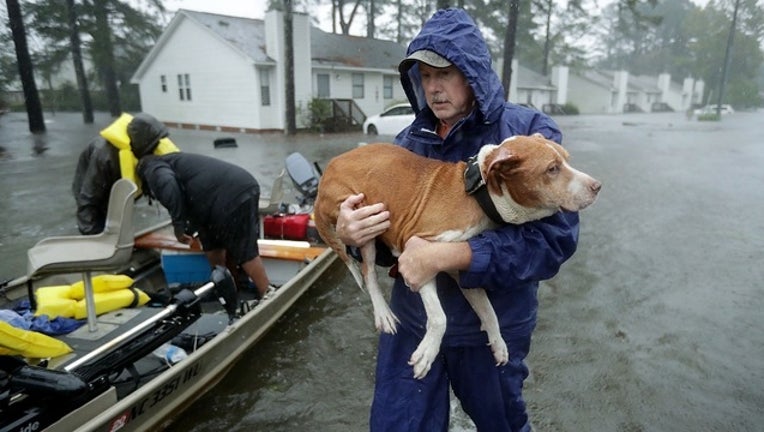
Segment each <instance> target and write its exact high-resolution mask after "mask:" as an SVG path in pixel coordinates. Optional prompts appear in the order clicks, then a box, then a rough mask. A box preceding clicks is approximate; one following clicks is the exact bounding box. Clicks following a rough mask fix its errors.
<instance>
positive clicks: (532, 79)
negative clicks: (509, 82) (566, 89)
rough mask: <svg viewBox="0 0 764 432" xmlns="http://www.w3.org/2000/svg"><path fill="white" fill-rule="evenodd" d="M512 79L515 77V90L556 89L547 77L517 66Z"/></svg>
mask: <svg viewBox="0 0 764 432" xmlns="http://www.w3.org/2000/svg"><path fill="white" fill-rule="evenodd" d="M513 77H517V88H519V89H520V88H522V89H527V88H530V89H540V90H554V89H556V87H555V86H554V85H552V82H551V81H550V79H549V77H546V76H544V75H541V74H540V73H538V72H536V71H533V70H531V69H528V68H527V67H525V66H522V65H519V64H518V66H517V74H516V75H513Z"/></svg>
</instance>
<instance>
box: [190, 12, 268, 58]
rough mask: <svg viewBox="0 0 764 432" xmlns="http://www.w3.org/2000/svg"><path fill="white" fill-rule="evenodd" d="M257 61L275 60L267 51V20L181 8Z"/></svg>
mask: <svg viewBox="0 0 764 432" xmlns="http://www.w3.org/2000/svg"><path fill="white" fill-rule="evenodd" d="M178 12H179V13H183V14H186V15H187V16H189V17H190V18H191V19H193V20H195V21H196V22H198V23H199V24H201V25H203V26H205V27H207V28H208V29H210V30H211V31H212V32H214V33H215V34H217V35H218V36H220V37H221V38H222V39H223V40H224V41H226V42H227V43H229V44H231V45H232V46H234V47H235V48H237V49H238V50H240V51H241V52H243V53H244V54H246V55H247V56H248V57H249V58H251V59H252V60H254V61H255V62H257V63H265V62H273V59H272V58H270V57H268V55H267V54H266V53H265V52H266V51H265V22H264V21H263V20H259V19H253V18H242V17H235V16H229V15H219V14H214V13H207V12H197V11H191V10H185V9H181V10H180V11H178Z"/></svg>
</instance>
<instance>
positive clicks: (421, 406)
mask: <svg viewBox="0 0 764 432" xmlns="http://www.w3.org/2000/svg"><path fill="white" fill-rule="evenodd" d="M406 55H407V57H406V59H404V60H403V61H402V62H401V64H400V65H399V70H400V73H401V83H402V85H403V88H404V90H405V92H406V95H407V97H408V99H409V101H410V103H411V105H412V107H413V108H414V111H415V113H416V118H415V119H414V121H413V123H412V124H411V125H410V126H409V127H407V128H406V129H404V130H403V131H402V132H401V133H400V134H399V135H398V136H397V137H396V138H395V142H396V143H397V144H398V145H401V146H403V147H405V148H407V149H410V150H411V151H413V152H415V153H418V154H421V155H424V156H427V157H431V158H434V159H439V160H445V161H460V160H462V161H463V160H467V159H468V158H469V157H471V156H473V155H475V154H476V153H477V152H478V149H479V148H480V147H481V146H483V145H484V144H499V143H501V142H502V141H503V140H504V139H505V138H507V137H510V136H513V135H531V134H533V133H535V132H539V133H541V134H543V135H544V136H546V137H547V138H549V139H552V140H554V141H556V142H561V140H562V136H561V133H560V131H559V130H558V128H557V125H556V124H555V123H554V121H553V120H552V119H550V118H549V117H548V116H546V115H545V114H543V113H540V112H538V111H535V110H532V109H529V108H525V107H522V106H518V105H514V104H511V103H508V102H506V101H505V99H504V89H503V87H502V84H501V82H500V80H499V77H498V76H497V75H496V73H495V72H494V71H493V70H492V68H491V56H490V53H489V51H488V47H487V45H486V43H485V40H484V39H483V37H482V35H481V33H480V31H479V29H478V28H477V27H476V25H475V23H474V22H473V20H472V19H471V18H470V17H469V15H467V13H465V12H464V11H463V10H461V9H447V10H441V11H438V12H437V13H436V14H435V15H434V16H433V17H432V18H431V19H430V20H428V21H427V22H426V23H425V24H424V26H423V28H422V30H421V32H420V33H419V35H417V36H416V38H414V40H413V41H412V42H411V44H410V45H409V47H408V50H407V53H406ZM401 193H405V191H401ZM362 200H363V195H362V194H360V195H354V196H351V197H350V198H348V199H347V200H346V201H345V202H344V203H343V204H342V205H341V207H340V215H339V218H338V221H337V231H338V233H339V235H340V238H341V239H342V240H343V241H344V242H345V243H346V244H349V245H351V246H352V245H354V246H360V245H362V244H364V243H365V242H367V241H370V240H371V239H373V238H374V237H375V236H377V235H379V234H380V233H381V232H383V231H384V230H385V229H387V227H388V226H389V221H388V220H387V218H388V217H389V214H388V212H387V211H386V210H385V207H384V203H377V204H372V205H367V206H365V207H364V206H362ZM457 215H458V212H457V210H456V209H455V210H454V217H458V216H457ZM577 240H578V214H577V213H568V212H560V213H557V214H555V215H553V216H550V217H548V218H545V219H542V220H540V221H535V222H529V223H526V224H523V225H506V226H503V227H501V228H499V229H496V230H492V231H485V232H483V233H482V234H480V235H477V236H475V237H473V238H471V239H470V240H469V241H466V242H455V243H430V242H427V241H425V240H422V239H419V238H416V237H414V238H413V239H411V240H410V241H409V242H408V243H407V245H406V249H405V251H404V252H403V253H402V254H401V256H400V257H399V258H398V263H397V266H398V271H399V276H398V277H397V278H396V280H395V284H394V286H393V290H392V296H391V300H390V304H391V308H392V311H393V312H394V313H395V315H396V316H397V317H398V318H399V319H400V325H399V326H398V327H399V328H398V333H397V334H394V335H390V334H382V335H381V336H380V341H379V353H378V360H377V370H376V384H375V390H374V401H373V404H372V409H371V418H370V429H371V430H372V431H396V432H400V431H422V432H425V431H426V432H432V431H443V432H445V431H447V430H448V423H449V385H450V387H451V388H452V389H453V391H454V394H455V395H456V396H457V397H458V398H459V400H460V402H461V405H462V408H463V409H464V411H465V412H466V413H467V414H468V415H469V416H470V418H471V419H472V420H473V421H474V423H475V425H476V426H477V429H478V431H480V432H490V431H495V432H507V431H529V430H531V426H530V421H529V419H528V415H527V412H526V407H525V402H524V400H523V396H522V387H523V381H524V380H525V378H526V377H527V376H528V368H527V366H526V365H525V362H524V359H525V357H526V356H527V355H528V351H529V349H530V343H531V333H532V332H533V329H534V327H535V325H536V311H537V309H538V299H537V291H538V286H539V281H541V280H545V279H549V278H551V277H553V276H554V275H555V274H556V273H557V271H558V270H559V268H560V266H561V265H562V263H563V262H565V260H567V259H568V258H569V257H570V256H571V255H572V254H573V253H574V251H575V250H576V243H577ZM380 255H383V254H382V253H380ZM444 270H458V271H459V281H458V282H459V284H460V285H461V286H462V287H463V288H468V289H469V288H477V287H481V288H484V289H485V290H486V291H487V293H488V297H489V299H490V300H491V303H492V305H493V307H494V309H495V310H496V313H497V315H498V318H499V322H500V325H501V330H502V335H503V337H504V339H505V341H506V342H507V344H508V347H509V352H510V360H509V363H508V364H506V365H504V366H496V365H495V360H494V357H493V355H492V353H491V350H490V347H489V346H488V345H487V343H488V339H487V336H486V333H485V332H483V331H481V330H480V321H479V319H478V317H477V315H476V314H475V312H474V311H473V310H472V308H471V307H470V305H469V304H468V303H467V301H466V299H465V297H464V296H463V295H462V294H461V292H460V291H459V286H458V285H457V283H456V281H454V280H453V279H451V278H450V277H449V276H447V275H446V274H444V273H440V272H442V271H444ZM436 274H437V285H438V294H439V297H440V300H441V302H442V304H443V308H444V310H445V312H446V317H447V328H446V333H445V336H444V338H443V343H442V346H441V351H440V354H439V355H438V357H437V358H436V359H435V362H434V363H433V365H432V369H431V370H430V372H429V373H428V374H427V376H425V377H424V379H422V380H417V379H414V378H413V371H412V367H411V366H410V365H409V364H408V360H409V357H410V356H411V353H412V352H414V350H415V349H416V347H417V345H418V344H419V342H420V341H421V340H422V337H423V335H424V332H425V325H426V319H427V317H426V314H425V311H424V307H423V305H422V301H421V299H420V296H419V295H418V293H416V292H415V291H416V290H418V289H419V287H420V286H421V284H422V283H423V282H425V281H427V280H429V279H431V278H432V277H433V276H434V275H436ZM407 285H408V286H407ZM409 286H410V288H409Z"/></svg>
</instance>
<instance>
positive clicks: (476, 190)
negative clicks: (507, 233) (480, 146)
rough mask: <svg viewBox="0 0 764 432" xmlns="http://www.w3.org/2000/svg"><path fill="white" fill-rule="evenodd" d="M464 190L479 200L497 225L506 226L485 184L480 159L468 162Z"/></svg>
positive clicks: (473, 157)
mask: <svg viewBox="0 0 764 432" xmlns="http://www.w3.org/2000/svg"><path fill="white" fill-rule="evenodd" d="M464 190H465V192H467V195H472V196H474V197H475V199H476V200H477V202H478V204H479V205H480V208H481V209H483V211H484V212H485V214H486V215H488V217H489V218H491V220H492V221H493V222H494V223H496V224H497V225H504V224H505V223H506V222H504V219H502V218H501V216H500V215H499V212H498V211H497V210H496V206H495V205H493V201H491V197H490V196H489V194H488V187H487V186H486V184H485V180H484V179H483V176H482V174H480V165H479V164H478V158H477V155H476V156H472V157H471V158H469V159H468V160H467V168H466V169H465V170H464Z"/></svg>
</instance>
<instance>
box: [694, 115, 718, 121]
mask: <svg viewBox="0 0 764 432" xmlns="http://www.w3.org/2000/svg"><path fill="white" fill-rule="evenodd" d="M719 120H721V118H720V117H719V115H717V114H716V113H708V114H698V121H719Z"/></svg>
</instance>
